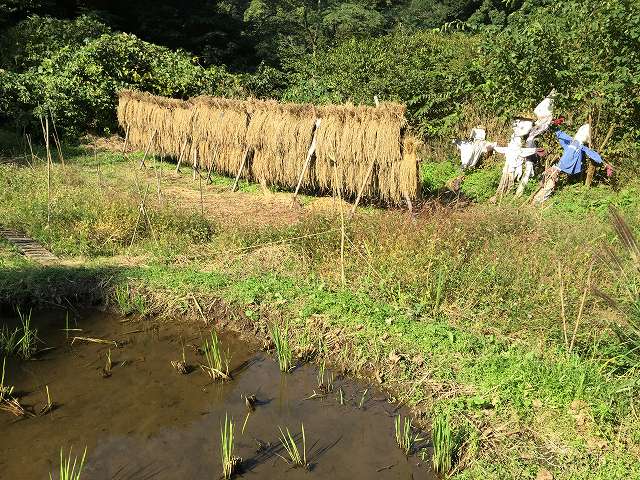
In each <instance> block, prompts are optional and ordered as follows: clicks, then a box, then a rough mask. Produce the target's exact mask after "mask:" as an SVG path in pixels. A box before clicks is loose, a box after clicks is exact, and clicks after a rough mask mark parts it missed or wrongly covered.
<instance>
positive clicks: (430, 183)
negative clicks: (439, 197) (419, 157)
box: [420, 160, 462, 193]
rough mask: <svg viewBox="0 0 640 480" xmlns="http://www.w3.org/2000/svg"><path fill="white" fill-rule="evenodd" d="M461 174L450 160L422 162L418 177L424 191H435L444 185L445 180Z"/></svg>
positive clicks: (445, 183)
mask: <svg viewBox="0 0 640 480" xmlns="http://www.w3.org/2000/svg"><path fill="white" fill-rule="evenodd" d="M461 174H462V171H461V170H460V168H459V167H458V166H457V165H454V164H453V163H452V162H450V161H448V160H447V161H444V162H422V163H421V164H420V178H421V180H422V188H423V190H424V191H425V193H437V192H438V191H440V190H442V189H443V188H445V187H446V185H447V182H448V181H449V180H452V179H454V178H456V177H458V176H460V175H461Z"/></svg>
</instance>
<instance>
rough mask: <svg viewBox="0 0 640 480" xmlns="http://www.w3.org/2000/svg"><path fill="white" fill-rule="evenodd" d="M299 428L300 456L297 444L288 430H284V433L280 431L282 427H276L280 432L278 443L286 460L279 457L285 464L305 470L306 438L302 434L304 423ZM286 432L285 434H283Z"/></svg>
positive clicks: (306, 465) (306, 464)
mask: <svg viewBox="0 0 640 480" xmlns="http://www.w3.org/2000/svg"><path fill="white" fill-rule="evenodd" d="M300 428H301V434H300V435H301V437H302V454H301V453H300V449H299V448H298V444H297V443H296V441H295V438H294V437H293V435H291V432H290V431H289V429H288V428H285V431H283V430H282V427H278V430H280V443H281V444H282V447H283V448H284V450H285V452H286V453H287V457H288V458H284V457H282V456H280V458H282V459H283V460H285V461H286V462H287V463H290V464H291V465H293V466H294V467H302V468H307V467H308V463H307V437H306V435H305V433H304V423H303V424H301V425H300ZM285 432H286V433H285Z"/></svg>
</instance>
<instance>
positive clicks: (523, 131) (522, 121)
mask: <svg viewBox="0 0 640 480" xmlns="http://www.w3.org/2000/svg"><path fill="white" fill-rule="evenodd" d="M532 128H533V121H531V120H528V119H526V118H517V119H516V120H514V122H513V135H514V136H516V137H524V136H525V135H527V134H528V133H529V132H530V131H531V129H532Z"/></svg>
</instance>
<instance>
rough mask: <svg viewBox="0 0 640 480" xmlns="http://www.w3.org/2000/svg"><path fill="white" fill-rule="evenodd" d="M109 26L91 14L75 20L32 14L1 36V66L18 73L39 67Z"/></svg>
mask: <svg viewBox="0 0 640 480" xmlns="http://www.w3.org/2000/svg"><path fill="white" fill-rule="evenodd" d="M109 32H110V29H109V27H108V26H106V25H105V24H103V23H101V22H100V21H99V20H97V19H96V18H94V17H92V16H88V15H81V16H80V17H78V18H76V19H74V20H61V19H58V18H53V17H41V16H38V15H34V16H31V17H29V18H27V19H26V20H23V21H22V22H20V23H18V24H17V25H15V26H13V27H11V28H9V29H8V30H7V31H6V32H4V33H3V35H2V37H0V65H2V67H4V68H8V69H11V70H13V71H15V72H23V71H25V70H27V69H29V68H31V67H37V66H38V65H40V63H41V62H42V61H43V60H44V59H46V58H51V57H52V56H53V55H55V54H56V53H57V52H58V51H60V50H62V49H63V48H65V47H69V48H71V49H74V50H75V49H78V48H81V47H82V46H84V45H85V44H87V43H88V42H89V41H91V40H92V39H94V38H97V37H99V36H100V35H103V34H105V33H109Z"/></svg>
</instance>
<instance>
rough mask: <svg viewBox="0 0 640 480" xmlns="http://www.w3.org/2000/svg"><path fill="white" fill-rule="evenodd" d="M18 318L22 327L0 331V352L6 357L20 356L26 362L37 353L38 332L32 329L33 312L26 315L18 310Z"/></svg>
mask: <svg viewBox="0 0 640 480" xmlns="http://www.w3.org/2000/svg"><path fill="white" fill-rule="evenodd" d="M18 318H19V319H20V325H21V326H19V327H17V328H16V329H15V330H13V331H11V330H9V328H8V327H6V326H3V327H2V329H1V330H0V351H2V352H4V354H5V355H19V356H20V357H22V358H23V359H25V360H29V359H30V358H31V357H32V356H33V354H34V353H35V351H36V348H37V347H36V342H37V340H38V337H37V333H38V331H37V330H36V329H35V328H31V310H29V314H28V315H25V314H23V313H22V311H21V310H20V309H19V308H18Z"/></svg>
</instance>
